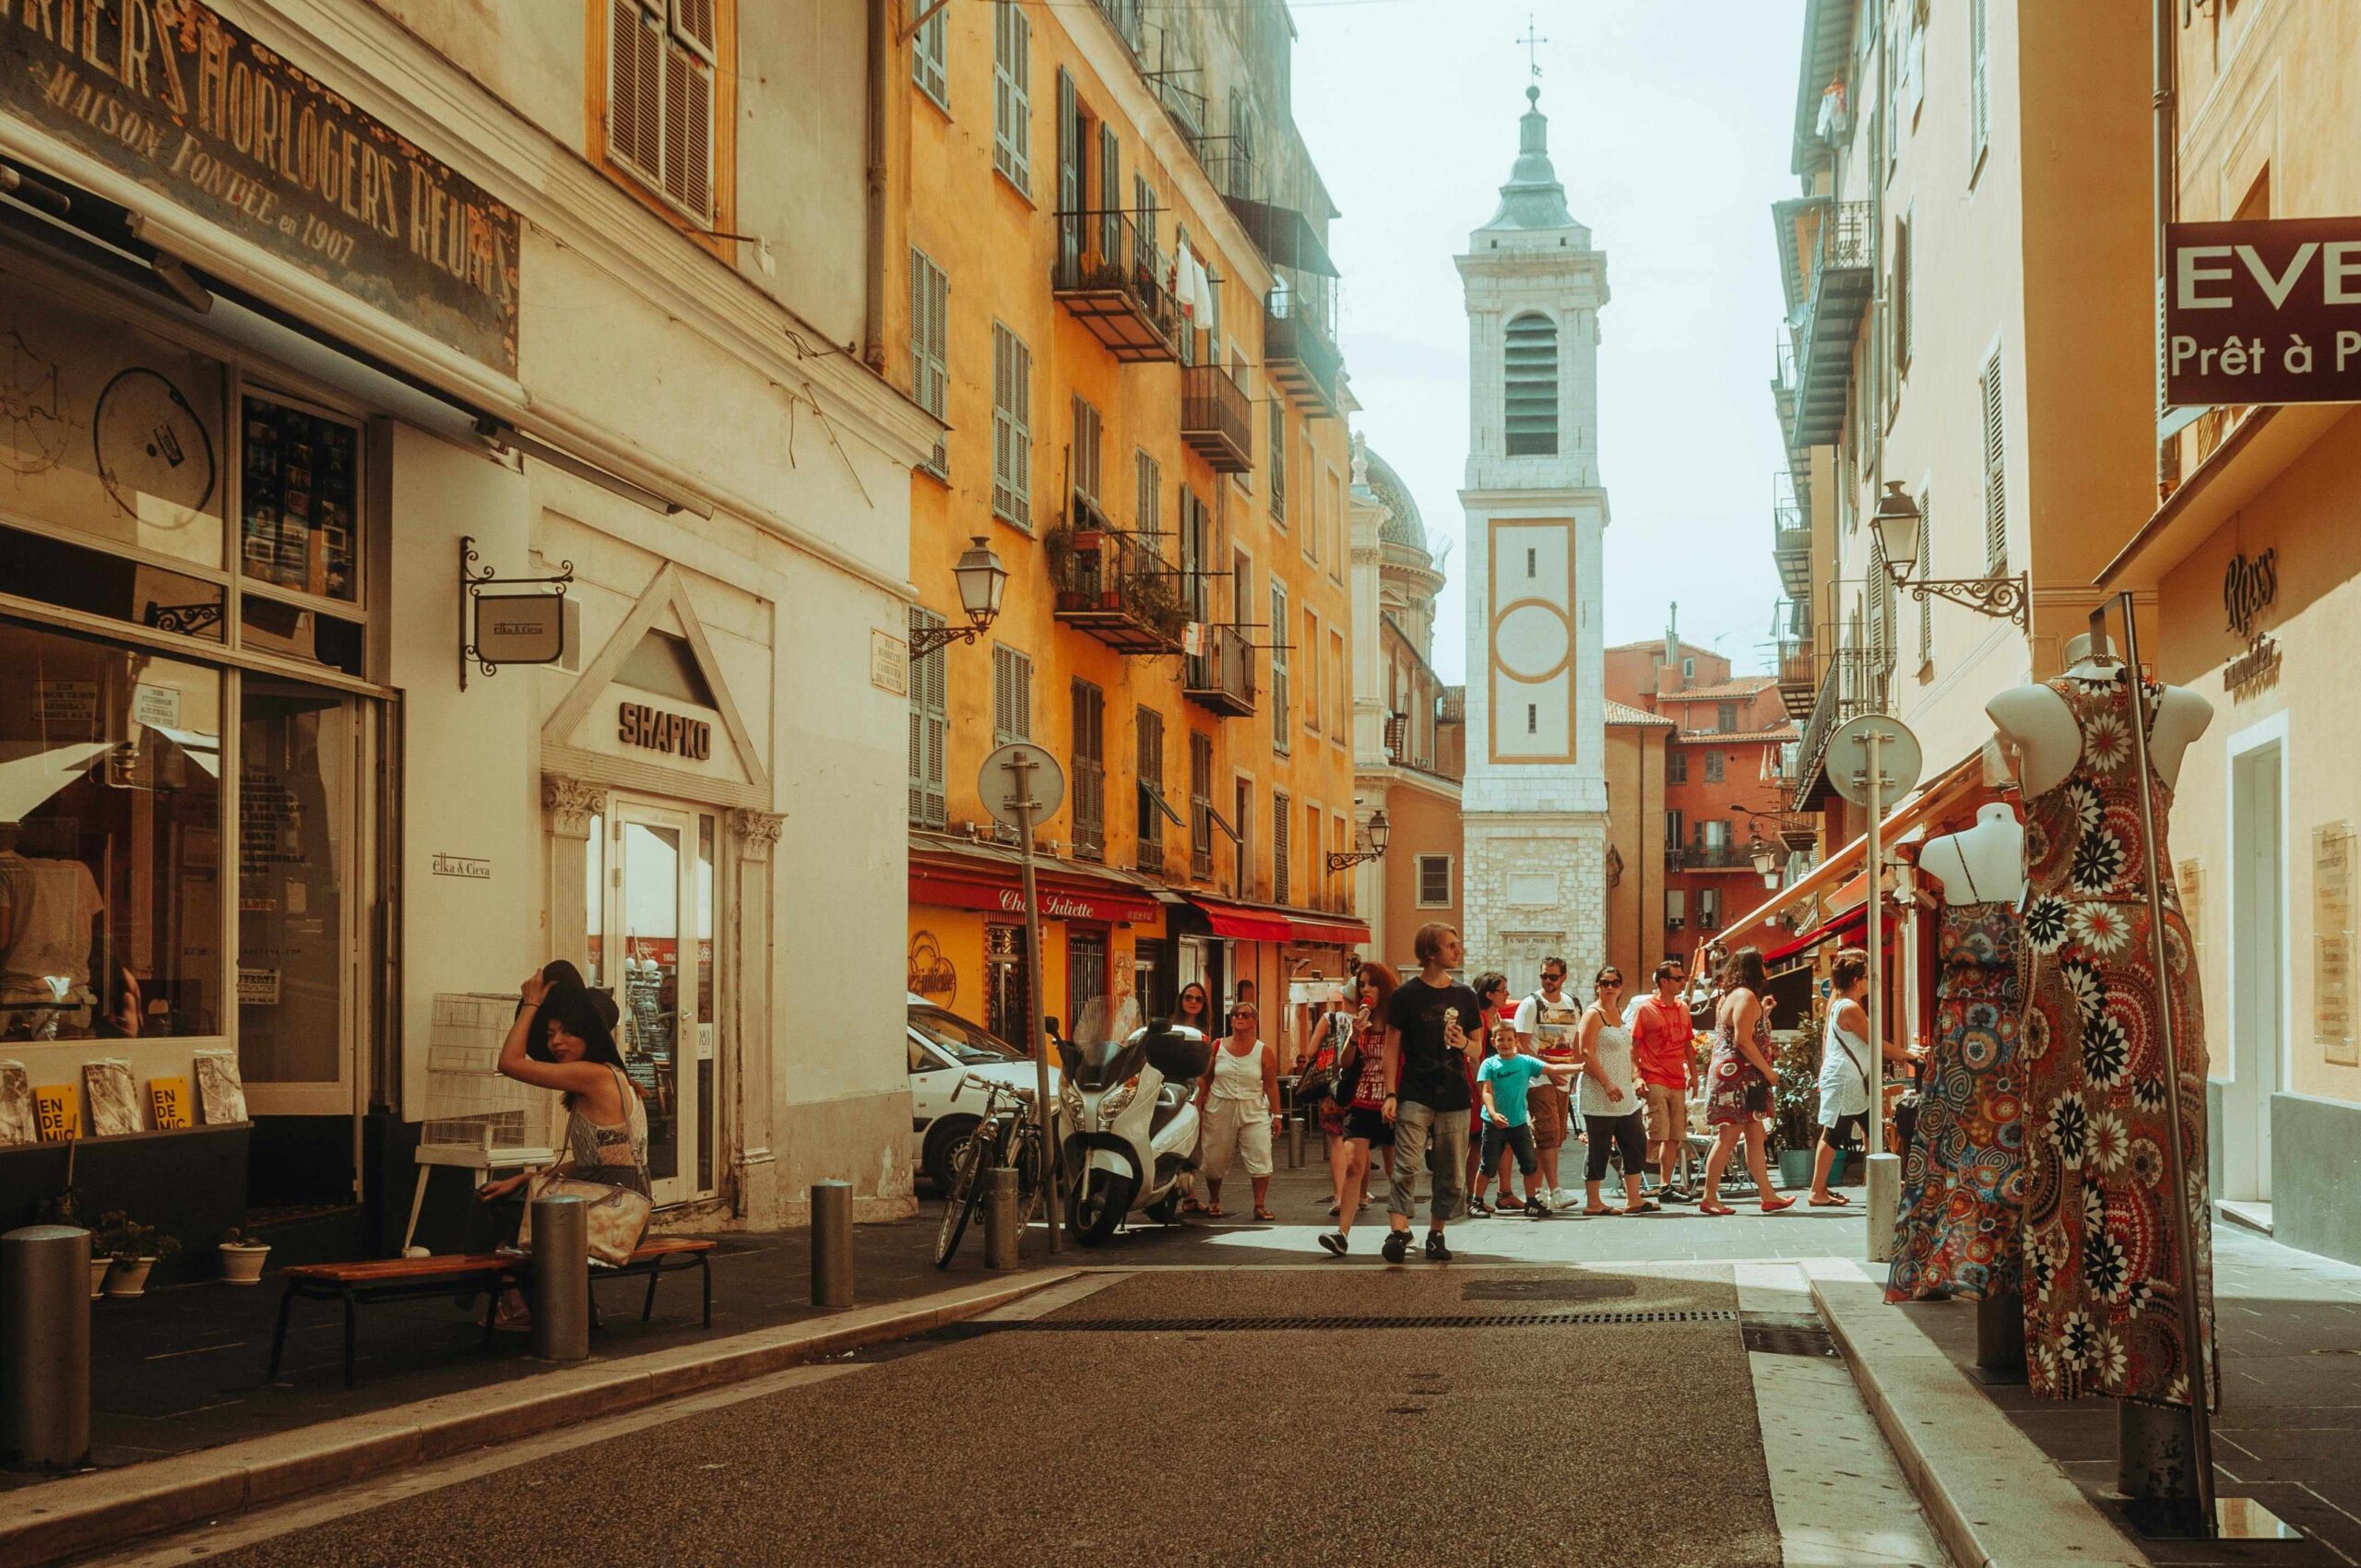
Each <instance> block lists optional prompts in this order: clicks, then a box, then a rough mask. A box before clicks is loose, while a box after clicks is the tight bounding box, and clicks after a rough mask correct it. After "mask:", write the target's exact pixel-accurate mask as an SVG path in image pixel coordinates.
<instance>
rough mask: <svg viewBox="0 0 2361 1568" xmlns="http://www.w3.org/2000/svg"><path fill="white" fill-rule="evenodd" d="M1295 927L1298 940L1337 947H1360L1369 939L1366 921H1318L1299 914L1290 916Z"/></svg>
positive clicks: (1290, 921) (1290, 922)
mask: <svg viewBox="0 0 2361 1568" xmlns="http://www.w3.org/2000/svg"><path fill="white" fill-rule="evenodd" d="M1288 923H1289V924H1291V925H1293V926H1294V927H1295V939H1296V940H1297V941H1298V942H1317V943H1321V944H1327V945H1332V946H1336V947H1358V946H1359V945H1361V944H1363V943H1365V942H1367V941H1368V940H1369V922H1368V921H1356V920H1349V919H1348V920H1341V921H1316V920H1308V919H1306V918H1304V917H1303V916H1300V915H1297V916H1292V917H1290V918H1289V922H1288Z"/></svg>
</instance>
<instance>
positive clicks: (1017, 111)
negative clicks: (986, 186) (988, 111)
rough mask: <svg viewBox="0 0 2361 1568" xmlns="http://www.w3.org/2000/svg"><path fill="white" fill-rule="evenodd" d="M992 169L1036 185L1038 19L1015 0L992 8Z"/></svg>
mask: <svg viewBox="0 0 2361 1568" xmlns="http://www.w3.org/2000/svg"><path fill="white" fill-rule="evenodd" d="M992 167H993V168H995V169H997V170H999V171H1000V172H1002V173H1003V174H1005V175H1007V176H1008V179H1009V183H1010V184H1013V185H1014V186H1015V187H1016V188H1017V189H1018V190H1020V191H1024V192H1026V193H1027V194H1028V195H1029V194H1030V193H1031V192H1032V189H1033V23H1032V21H1031V20H1030V19H1029V18H1027V17H1026V15H1025V13H1024V11H1023V10H1021V9H1020V8H1018V7H1017V6H1015V5H1014V4H1012V3H1011V0H997V4H996V5H995V6H993V8H992Z"/></svg>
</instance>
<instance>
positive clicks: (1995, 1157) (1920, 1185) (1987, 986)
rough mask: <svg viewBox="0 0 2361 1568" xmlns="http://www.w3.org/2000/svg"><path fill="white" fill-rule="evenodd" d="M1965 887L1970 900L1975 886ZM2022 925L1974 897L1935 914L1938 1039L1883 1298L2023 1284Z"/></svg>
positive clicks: (2000, 907) (2003, 907)
mask: <svg viewBox="0 0 2361 1568" xmlns="http://www.w3.org/2000/svg"><path fill="white" fill-rule="evenodd" d="M1963 869H1964V868H1963ZM1967 891H1968V893H1969V895H1970V897H1975V888H1973V887H1970V888H1969V889H1968V890H1967ZM1936 943H1937V956H1938V962H1939V963H1940V966H1941V972H1942V980H1941V982H1940V984H1939V985H1938V986H1937V988H1936V992H1935V1039H1934V1044H1933V1048H1932V1049H1931V1050H1930V1051H1928V1055H1927V1068H1926V1087H1925V1088H1924V1089H1923V1090H1922V1091H1921V1093H1920V1094H1919V1097H1918V1131H1917V1135H1916V1137H1914V1138H1913V1139H1912V1140H1911V1143H1910V1147H1909V1149H1908V1150H1907V1151H1906V1152H1905V1153H1904V1157H1903V1162H1902V1207H1901V1218H1899V1219H1898V1220H1897V1221H1896V1223H1895V1225H1894V1234H1893V1267H1892V1272H1891V1274H1890V1275H1889V1276H1888V1279H1887V1285H1886V1292H1885V1299H1886V1300H1887V1301H1919V1300H1923V1299H1924V1298H1926V1297H1928V1296H1932V1295H1935V1294H1937V1293H1939V1292H1941V1291H1945V1290H1948V1291H1950V1292H1951V1293H1952V1294H1953V1295H1956V1296H1959V1297H1961V1298H1963V1299H1964V1300H1967V1301H1982V1300H1983V1299H1984V1298H1985V1297H1986V1296H1987V1295H1991V1294H1997V1293H2000V1292H2005V1291H2011V1290H2016V1289H2021V1280H2022V1278H2023V1268H2022V1264H2023V1243H2022V1241H2021V1239H2020V1237H2019V1234H2018V1227H2019V1223H2020V1219H2021V1217H2022V1215H2023V1210H2024V1201H2025V1182H2024V1146H2025V1122H2024V1078H2023V1074H2024V1067H2023V1063H2020V1062H2019V1061H2018V1060H2017V1032H2018V1028H2019V1020H2020V1017H2021V1016H2022V1015H2023V1011H2024V1003H2023V988H2022V984H2021V981H2022V975H2021V973H2020V970H2021V966H2022V964H2023V926H2022V925H2021V924H2020V922H2019V921H2018V916H2017V910H2016V908H2015V906H2014V905H2012V904H2008V903H2004V902H2000V901H1998V900H1981V901H1977V902H1972V903H1965V904H1950V905H1946V906H1945V907H1944V909H1943V911H1942V916H1941V919H1940V922H1939V925H1938V928H1937V935H1936Z"/></svg>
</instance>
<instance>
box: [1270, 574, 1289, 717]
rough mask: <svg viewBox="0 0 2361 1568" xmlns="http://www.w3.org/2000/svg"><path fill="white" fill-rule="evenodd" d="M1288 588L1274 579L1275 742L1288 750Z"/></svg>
mask: <svg viewBox="0 0 2361 1568" xmlns="http://www.w3.org/2000/svg"><path fill="white" fill-rule="evenodd" d="M1287 626H1288V621H1287V588H1286V585H1284V584H1282V583H1281V582H1280V581H1279V579H1278V578H1276V577H1273V578H1272V579H1271V746H1272V749H1273V750H1275V751H1279V752H1285V751H1286V750H1287V746H1288V743H1289V739H1290V737H1289V736H1288V734H1287Z"/></svg>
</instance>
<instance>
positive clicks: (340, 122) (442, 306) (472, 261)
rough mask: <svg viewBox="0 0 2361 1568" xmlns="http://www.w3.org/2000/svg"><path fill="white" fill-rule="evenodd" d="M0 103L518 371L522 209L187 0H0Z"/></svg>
mask: <svg viewBox="0 0 2361 1568" xmlns="http://www.w3.org/2000/svg"><path fill="white" fill-rule="evenodd" d="M0 113H8V114H12V115H15V116H18V117H20V118H22V119H24V120H26V121H29V122H30V123H32V124H33V125H38V126H40V127H41V128H42V130H45V131H47V132H48V133H49V134H51V135H52V136H54V137H58V138H59V139H61V140H63V141H65V142H68V143H71V144H72V145H73V146H74V147H76V148H79V149H80V150H81V151H83V152H85V153H87V154H89V156H90V157H92V158H95V159H97V160H100V161H101V162H103V163H105V164H107V165H109V166H110V167H112V168H113V169H115V170H117V171H119V172H122V173H124V174H126V175H128V176H129V177H130V178H132V179H134V180H136V181H137V182H138V183H139V184H143V185H145V186H147V187H148V189H149V190H152V191H155V192H157V193H158V194H160V195H161V196H166V197H169V198H170V199H171V200H172V201H173V202H175V203H177V204H179V205H180V206H182V207H184V208H187V209H188V210H189V211H191V212H193V213H196V215H198V216H199V217H202V218H206V219H208V220H211V221H213V222H215V223H217V224H219V225H220V226H221V227H222V228H223V229H225V230H228V231H229V232H231V233H234V234H236V235H238V236H239V237H240V238H242V239H244V240H247V241H250V242H252V243H253V244H256V245H259V246H261V247H262V248H263V249H264V250H267V251H269V252H270V253H271V254H273V255H278V256H281V257H284V258H285V259H286V260H288V261H291V262H293V263H294V264H295V265H297V266H299V267H303V269H304V270H305V271H307V272H309V273H311V274H313V275H314V277H316V278H319V279H323V280H324V281H326V282H328V283H331V284H334V285H335V286H336V287H337V288H339V289H341V290H343V291H346V292H347V293H350V294H351V295H353V296H355V297H356V298H358V299H360V300H362V302H364V303H368V304H370V305H374V306H375V307H376V308H377V309H379V310H381V311H384V312H385V313H386V314H387V315H392V316H395V317H397V318H399V319H401V320H403V321H407V322H409V323H410V324H411V325H413V326H415V327H418V328H419V329H420V330H421V331H423V332H425V333H427V334H428V335H429V336H431V337H433V338H437V339H441V340H443V341H444V342H446V343H449V344H451V345H453V346H454V347H456V348H457V349H459V350H462V351H463V352H466V353H468V354H470V355H472V356H473V357H475V358H476V359H479V360H481V361H482V362H485V363H486V364H489V365H492V366H493V367H494V368H496V369H498V370H500V371H502V372H504V373H507V374H514V373H515V371H516V255H517V220H516V213H515V212H514V211H512V210H510V209H509V208H507V207H504V206H503V205H502V204H501V203H499V202H498V201H495V200H493V199H492V196H490V195H489V194H487V193H486V192H485V191H483V190H482V189H481V187H479V186H477V185H476V184H472V183H470V182H469V181H468V180H465V179H462V178H460V177H459V176H458V175H457V174H455V173H453V172H451V170H450V169H449V168H447V167H445V165H444V164H442V163H440V162H438V161H436V160H434V159H433V158H430V157H429V156H427V155H426V153H424V152H423V151H421V150H420V149H419V148H417V147H415V146H413V145H411V144H410V143H409V142H408V141H406V140H404V139H403V138H402V137H399V136H397V135H396V134H395V133H394V131H393V130H392V129H391V128H389V127H388V126H386V125H381V124H379V123H378V122H377V121H375V120H374V119H372V118H370V117H369V116H368V115H366V114H364V113H362V112H361V111H359V110H358V109H356V108H354V107H353V106H352V104H351V103H350V102H348V101H346V100H344V99H342V98H340V97H338V96H337V95H336V94H335V93H333V92H331V91H329V90H328V89H326V87H324V86H322V85H321V84H320V83H319V82H317V81H314V80H313V79H312V77H308V76H306V75H305V74H304V73H303V72H302V71H299V70H297V69H296V68H295V67H294V66H293V65H290V64H289V63H288V62H287V61H286V60H285V59H284V58H282V57H281V56H280V55H279V54H278V53H276V52H274V51H272V50H270V49H267V48H266V47H264V46H263V45H262V44H260V43H258V42H255V40H254V39H252V38H249V37H247V36H246V35H245V34H244V33H243V32H241V31H240V30H237V29H236V28H233V27H231V25H230V24H229V23H228V22H227V21H225V20H223V19H222V18H220V17H219V16H218V15H216V14H215V13H214V12H213V11H212V10H211V9H209V8H208V7H207V6H203V5H201V4H199V3H198V0H78V3H77V0H14V3H13V4H12V3H9V0H0Z"/></svg>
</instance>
